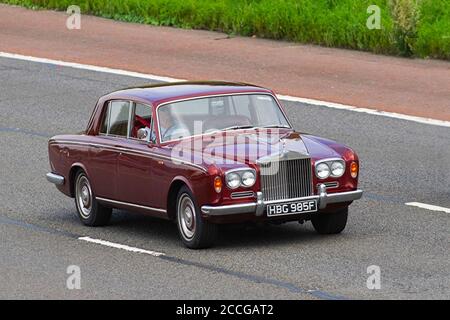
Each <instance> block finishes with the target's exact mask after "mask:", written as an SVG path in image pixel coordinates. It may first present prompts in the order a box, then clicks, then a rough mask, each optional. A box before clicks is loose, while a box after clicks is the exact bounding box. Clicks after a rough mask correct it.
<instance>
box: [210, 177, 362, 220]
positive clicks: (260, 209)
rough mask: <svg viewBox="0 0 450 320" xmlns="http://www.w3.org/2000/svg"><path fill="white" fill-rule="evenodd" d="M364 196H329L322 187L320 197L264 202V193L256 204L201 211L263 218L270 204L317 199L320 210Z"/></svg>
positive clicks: (260, 193)
mask: <svg viewBox="0 0 450 320" xmlns="http://www.w3.org/2000/svg"><path fill="white" fill-rule="evenodd" d="M362 194H363V191H362V190H354V191H348V192H338V193H331V194H327V191H326V188H325V186H324V185H321V186H320V187H319V195H315V196H310V197H303V198H296V199H283V200H274V201H264V200H263V195H262V192H258V193H257V201H256V202H248V203H241V204H232V205H225V206H208V205H205V206H202V208H201V209H202V212H203V213H204V214H207V215H210V216H224V215H232V214H242V213H254V214H255V215H256V216H262V215H263V214H264V212H265V209H266V205H268V204H274V203H285V202H294V201H303V200H311V199H317V201H318V205H319V209H325V208H326V207H327V205H328V204H331V203H340V202H351V201H354V200H358V199H360V198H361V197H362Z"/></svg>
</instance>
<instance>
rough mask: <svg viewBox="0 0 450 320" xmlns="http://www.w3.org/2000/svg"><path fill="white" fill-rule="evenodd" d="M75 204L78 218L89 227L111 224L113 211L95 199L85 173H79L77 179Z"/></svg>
mask: <svg viewBox="0 0 450 320" xmlns="http://www.w3.org/2000/svg"><path fill="white" fill-rule="evenodd" d="M75 204H76V207H77V212H78V217H79V218H80V220H81V222H82V223H83V224H85V225H87V226H91V227H97V226H103V225H105V224H107V223H108V222H109V219H110V218H111V214H112V209H111V208H106V207H103V206H102V205H101V204H100V203H98V201H97V199H95V195H94V193H93V191H92V188H91V183H90V181H89V178H88V177H87V175H86V173H85V172H84V171H81V170H80V171H79V172H78V173H77V175H76V177H75Z"/></svg>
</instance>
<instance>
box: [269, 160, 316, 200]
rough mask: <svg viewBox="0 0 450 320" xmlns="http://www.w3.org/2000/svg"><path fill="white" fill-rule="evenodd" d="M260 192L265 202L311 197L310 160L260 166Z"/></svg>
mask: <svg viewBox="0 0 450 320" xmlns="http://www.w3.org/2000/svg"><path fill="white" fill-rule="evenodd" d="M260 171H261V191H262V193H263V199H264V200H265V201H271V200H281V199H293V198H302V197H308V196H311V195H312V194H313V193H312V185H311V179H312V177H311V175H312V173H311V159H309V158H307V159H294V160H284V161H279V162H269V163H261V164H260Z"/></svg>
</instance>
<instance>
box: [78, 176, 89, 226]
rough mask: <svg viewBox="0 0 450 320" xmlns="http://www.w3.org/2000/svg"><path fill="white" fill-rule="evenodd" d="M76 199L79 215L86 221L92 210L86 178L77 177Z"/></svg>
mask: <svg viewBox="0 0 450 320" xmlns="http://www.w3.org/2000/svg"><path fill="white" fill-rule="evenodd" d="M76 197H77V203H78V208H79V212H80V215H81V216H82V217H83V218H85V219H87V218H89V216H90V215H91V210H92V189H91V185H90V183H89V180H88V179H87V178H86V176H84V175H81V176H79V177H78V180H77V185H76Z"/></svg>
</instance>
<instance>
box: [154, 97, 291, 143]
mask: <svg viewBox="0 0 450 320" xmlns="http://www.w3.org/2000/svg"><path fill="white" fill-rule="evenodd" d="M239 95H267V96H271V97H272V98H273V99H274V101H275V103H276V105H277V106H278V108H279V109H280V111H281V113H282V114H283V116H284V119H285V120H286V122H287V123H288V124H289V126H290V128H286V129H292V130H294V127H293V126H292V124H291V122H290V121H289V118H288V117H287V115H286V113H285V112H284V110H283V107H282V106H281V104H280V103H279V101H278V99H277V97H276V96H275V95H274V94H272V93H269V92H256V91H249V92H237V93H225V94H214V95H200V96H195V97H189V98H184V99H176V100H171V101H168V102H164V103H161V104H160V105H157V106H156V109H155V115H156V122H157V125H158V141H159V143H160V144H161V143H170V142H175V141H181V140H184V139H187V138H195V137H199V136H204V135H206V134H205V133H203V134H196V135H192V136H189V137H183V138H178V139H173V140H167V141H162V139H161V128H160V124H159V113H158V111H159V108H161V107H164V106H166V105H169V104H172V103H177V102H184V101H191V100H198V99H205V98H216V97H227V96H239ZM249 129H250V130H251V128H249ZM249 129H244V130H249ZM218 132H221V131H218ZM215 133H216V134H217V132H215ZM210 134H212V133H210Z"/></svg>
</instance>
